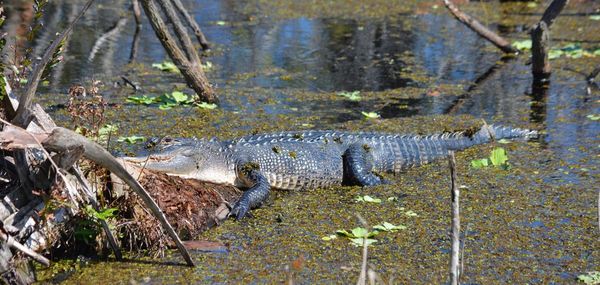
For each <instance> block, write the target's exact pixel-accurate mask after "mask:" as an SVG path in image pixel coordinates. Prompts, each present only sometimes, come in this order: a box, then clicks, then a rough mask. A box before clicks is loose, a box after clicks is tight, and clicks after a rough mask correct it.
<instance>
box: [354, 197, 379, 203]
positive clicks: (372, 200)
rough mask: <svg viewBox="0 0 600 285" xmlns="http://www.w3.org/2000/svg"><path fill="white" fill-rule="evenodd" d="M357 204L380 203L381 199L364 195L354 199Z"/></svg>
mask: <svg viewBox="0 0 600 285" xmlns="http://www.w3.org/2000/svg"><path fill="white" fill-rule="evenodd" d="M355 200H356V201H357V202H368V203H381V199H379V198H373V197H371V196H369V195H365V196H358V197H356V199H355Z"/></svg>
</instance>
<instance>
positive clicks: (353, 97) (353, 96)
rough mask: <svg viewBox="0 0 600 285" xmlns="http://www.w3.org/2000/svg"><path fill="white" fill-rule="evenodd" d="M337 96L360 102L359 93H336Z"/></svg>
mask: <svg viewBox="0 0 600 285" xmlns="http://www.w3.org/2000/svg"><path fill="white" fill-rule="evenodd" d="M337 95H338V96H342V97H346V98H348V100H350V101H360V100H361V99H362V98H361V97H360V91H352V92H346V91H342V92H338V94H337Z"/></svg>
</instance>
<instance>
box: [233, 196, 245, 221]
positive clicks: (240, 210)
mask: <svg viewBox="0 0 600 285" xmlns="http://www.w3.org/2000/svg"><path fill="white" fill-rule="evenodd" d="M249 210H250V203H248V202H247V201H242V199H240V200H238V201H237V202H236V203H235V205H234V206H233V208H231V211H230V212H229V217H231V216H234V217H235V219H236V220H238V221H239V220H241V219H242V218H244V217H246V216H249V215H250V213H248V211H249Z"/></svg>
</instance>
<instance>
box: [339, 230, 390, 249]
mask: <svg viewBox="0 0 600 285" xmlns="http://www.w3.org/2000/svg"><path fill="white" fill-rule="evenodd" d="M335 233H336V234H338V235H340V236H344V237H347V238H349V239H350V242H351V243H352V244H353V245H355V246H363V243H366V244H367V246H369V245H371V244H373V243H376V242H377V240H376V239H372V237H375V236H376V235H378V234H379V231H376V230H374V231H369V230H367V229H365V228H362V227H357V228H354V229H352V230H351V231H347V230H338V231H336V232H335Z"/></svg>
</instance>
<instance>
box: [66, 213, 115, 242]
mask: <svg viewBox="0 0 600 285" xmlns="http://www.w3.org/2000/svg"><path fill="white" fill-rule="evenodd" d="M116 211H117V209H116V208H107V209H103V210H100V211H96V210H95V209H94V208H93V207H92V206H90V205H87V206H86V207H85V209H84V211H83V214H84V218H83V220H81V221H79V222H78V223H77V225H76V226H75V230H74V232H73V234H74V237H75V240H78V241H82V242H83V243H85V244H88V245H91V244H93V243H94V240H95V239H96V237H97V236H98V234H100V230H101V226H100V221H106V222H109V221H110V220H111V219H113V218H114V217H115V212H116ZM108 225H109V227H111V228H112V225H111V224H110V223H108Z"/></svg>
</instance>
